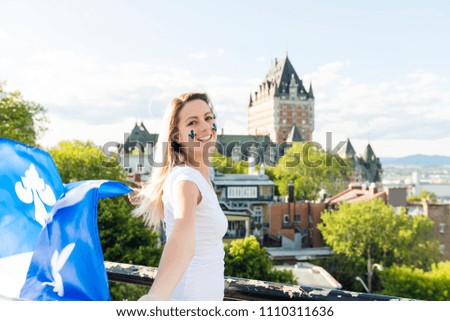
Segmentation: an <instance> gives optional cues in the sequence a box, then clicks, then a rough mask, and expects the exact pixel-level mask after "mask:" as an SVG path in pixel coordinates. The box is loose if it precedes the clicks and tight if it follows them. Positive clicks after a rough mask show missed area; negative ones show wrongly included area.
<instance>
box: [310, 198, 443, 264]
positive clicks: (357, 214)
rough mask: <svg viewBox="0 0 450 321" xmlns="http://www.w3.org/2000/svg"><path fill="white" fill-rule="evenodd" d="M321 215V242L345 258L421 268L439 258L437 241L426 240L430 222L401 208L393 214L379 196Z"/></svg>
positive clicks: (424, 217)
mask: <svg viewBox="0 0 450 321" xmlns="http://www.w3.org/2000/svg"><path fill="white" fill-rule="evenodd" d="M321 217H322V223H320V224H319V225H318V229H319V230H320V231H321V233H322V236H323V238H324V240H325V242H326V243H327V244H328V245H330V246H331V247H332V248H333V250H334V251H335V252H336V253H340V254H344V255H345V256H347V257H349V258H355V259H356V258H358V257H365V258H366V259H371V260H373V261H374V262H377V263H380V264H383V265H385V266H390V265H392V264H402V265H408V266H413V267H421V268H428V267H430V266H431V264H432V263H435V262H438V261H439V260H440V259H441V254H440V252H439V244H438V242H437V241H436V240H430V239H429V234H428V233H429V231H430V230H431V228H432V226H433V222H432V221H431V220H430V219H429V218H428V217H426V216H421V215H417V216H408V215H407V214H406V213H405V211H401V212H400V213H399V214H396V213H395V212H394V210H393V208H392V207H390V206H388V205H386V204H385V203H384V202H383V200H381V199H380V198H376V199H374V200H372V201H368V202H357V203H352V204H349V203H343V204H341V205H340V206H339V209H337V210H331V211H327V212H325V213H323V214H322V216H321Z"/></svg>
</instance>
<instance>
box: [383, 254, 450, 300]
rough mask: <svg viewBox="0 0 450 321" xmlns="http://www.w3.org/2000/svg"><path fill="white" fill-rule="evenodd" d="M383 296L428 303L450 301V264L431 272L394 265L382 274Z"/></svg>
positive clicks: (442, 265) (441, 265)
mask: <svg viewBox="0 0 450 321" xmlns="http://www.w3.org/2000/svg"><path fill="white" fill-rule="evenodd" d="M381 283H382V286H383V294H386V295H393V296H398V297H404V298H412V299H417V300H428V301H449V300H450V262H449V261H447V262H440V263H438V264H435V265H433V267H432V269H431V271H424V270H422V269H414V268H411V267H406V266H397V265H394V266H392V267H390V268H388V269H386V270H385V271H383V272H382V273H381Z"/></svg>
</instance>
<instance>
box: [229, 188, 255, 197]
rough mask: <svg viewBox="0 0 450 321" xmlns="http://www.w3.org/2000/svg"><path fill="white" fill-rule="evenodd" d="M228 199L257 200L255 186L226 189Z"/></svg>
mask: <svg viewBox="0 0 450 321" xmlns="http://www.w3.org/2000/svg"><path fill="white" fill-rule="evenodd" d="M227 192H228V193H227V194H228V195H227V196H228V198H257V197H258V192H257V188H256V186H249V187H241V186H239V187H237V186H236V187H234V186H233V187H231V186H229V187H228V188H227Z"/></svg>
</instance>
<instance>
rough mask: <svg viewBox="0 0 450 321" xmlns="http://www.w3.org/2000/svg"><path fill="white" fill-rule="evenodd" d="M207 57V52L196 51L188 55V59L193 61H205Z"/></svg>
mask: <svg viewBox="0 0 450 321" xmlns="http://www.w3.org/2000/svg"><path fill="white" fill-rule="evenodd" d="M207 57H208V52H207V51H197V52H192V53H190V54H189V58H192V59H195V60H205V59H206V58H207Z"/></svg>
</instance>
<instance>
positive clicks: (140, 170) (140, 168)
mask: <svg viewBox="0 0 450 321" xmlns="http://www.w3.org/2000/svg"><path fill="white" fill-rule="evenodd" d="M143 170H144V166H143V165H142V164H137V165H136V171H137V172H138V173H140V172H142V171H143Z"/></svg>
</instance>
